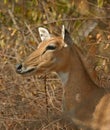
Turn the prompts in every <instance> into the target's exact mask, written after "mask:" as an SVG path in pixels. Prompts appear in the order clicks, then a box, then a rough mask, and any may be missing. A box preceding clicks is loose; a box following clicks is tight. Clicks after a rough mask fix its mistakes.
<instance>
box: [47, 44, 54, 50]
mask: <svg viewBox="0 0 110 130" xmlns="http://www.w3.org/2000/svg"><path fill="white" fill-rule="evenodd" d="M55 49H56V46H53V45H49V46H47V47H46V50H55Z"/></svg>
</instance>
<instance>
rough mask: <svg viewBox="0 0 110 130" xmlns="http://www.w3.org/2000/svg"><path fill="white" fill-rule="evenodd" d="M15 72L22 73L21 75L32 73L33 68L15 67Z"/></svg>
mask: <svg viewBox="0 0 110 130" xmlns="http://www.w3.org/2000/svg"><path fill="white" fill-rule="evenodd" d="M16 72H17V73H18V74H22V75H24V74H28V73H33V72H35V68H27V69H24V68H21V69H19V70H18V69H16Z"/></svg>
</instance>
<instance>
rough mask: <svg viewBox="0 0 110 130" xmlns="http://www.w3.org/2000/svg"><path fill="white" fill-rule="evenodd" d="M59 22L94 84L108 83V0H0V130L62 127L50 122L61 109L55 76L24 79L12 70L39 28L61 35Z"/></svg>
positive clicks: (34, 42) (32, 45)
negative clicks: (77, 48) (66, 30)
mask: <svg viewBox="0 0 110 130" xmlns="http://www.w3.org/2000/svg"><path fill="white" fill-rule="evenodd" d="M62 25H65V27H66V28H67V29H68V31H69V32H70V34H71V36H72V39H73V41H74V43H75V44H77V45H78V46H79V47H80V48H81V50H82V52H83V53H84V55H85V58H86V59H87V63H88V70H89V71H90V72H91V75H92V77H93V79H94V80H95V82H97V83H98V84H99V86H100V87H105V88H109V87H110V0H42V1H41V0H1V1H0V130H63V129H64V128H63V127H62V126H60V124H59V123H58V121H57V120H56V121H53V122H50V120H49V117H50V116H52V115H60V114H61V113H62V105H61V104H62V87H61V81H60V80H59V79H58V77H57V76H56V75H55V74H49V75H41V76H29V77H22V76H20V75H18V74H16V71H15V68H16V64H17V63H19V62H21V61H22V60H24V59H25V57H27V56H28V55H29V54H30V53H31V52H33V51H34V50H35V49H36V48H37V45H38V43H39V42H40V38H39V35H38V30H37V29H38V27H39V26H43V27H46V28H47V29H49V31H50V33H52V34H54V35H60V34H61V27H62ZM66 129H68V130H70V129H69V128H68V127H65V130H66Z"/></svg>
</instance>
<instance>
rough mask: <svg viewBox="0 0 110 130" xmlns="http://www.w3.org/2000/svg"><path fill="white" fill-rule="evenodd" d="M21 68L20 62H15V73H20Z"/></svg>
mask: <svg viewBox="0 0 110 130" xmlns="http://www.w3.org/2000/svg"><path fill="white" fill-rule="evenodd" d="M21 70H22V64H17V65H16V72H17V73H20V72H21Z"/></svg>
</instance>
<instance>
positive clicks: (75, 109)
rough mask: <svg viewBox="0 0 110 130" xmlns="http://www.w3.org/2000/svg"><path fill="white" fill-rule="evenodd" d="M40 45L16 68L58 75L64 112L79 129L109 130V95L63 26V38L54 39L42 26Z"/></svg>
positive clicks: (39, 30)
mask: <svg viewBox="0 0 110 130" xmlns="http://www.w3.org/2000/svg"><path fill="white" fill-rule="evenodd" d="M38 32H39V35H40V38H41V41H42V42H41V43H40V44H39V45H38V47H37V49H36V50H35V51H34V52H33V53H32V54H30V55H29V56H28V57H27V58H26V60H25V61H23V62H22V63H21V64H19V65H18V66H17V68H16V71H17V73H19V74H21V75H28V74H30V75H33V74H41V73H50V72H53V71H54V72H56V73H57V74H58V76H59V78H60V79H61V81H62V86H63V90H64V92H63V111H64V113H65V116H67V117H69V118H71V120H72V121H73V122H74V124H75V125H76V126H77V129H84V130H85V129H86V127H85V126H87V129H88V130H90V129H91V130H110V115H109V114H110V93H109V92H108V93H107V92H106V90H105V89H104V88H102V87H100V86H98V85H97V84H96V82H95V81H94V80H93V78H92V77H91V75H90V73H89V71H88V69H87V65H86V62H85V60H84V59H85V57H84V55H83V54H82V52H81V50H80V49H79V47H78V46H77V45H75V44H74V42H73V40H72V38H71V36H70V34H69V32H68V31H67V30H66V29H65V28H64V26H63V27H62V33H61V36H52V35H51V34H50V33H49V31H48V30H47V29H46V28H43V27H39V28H38Z"/></svg>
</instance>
